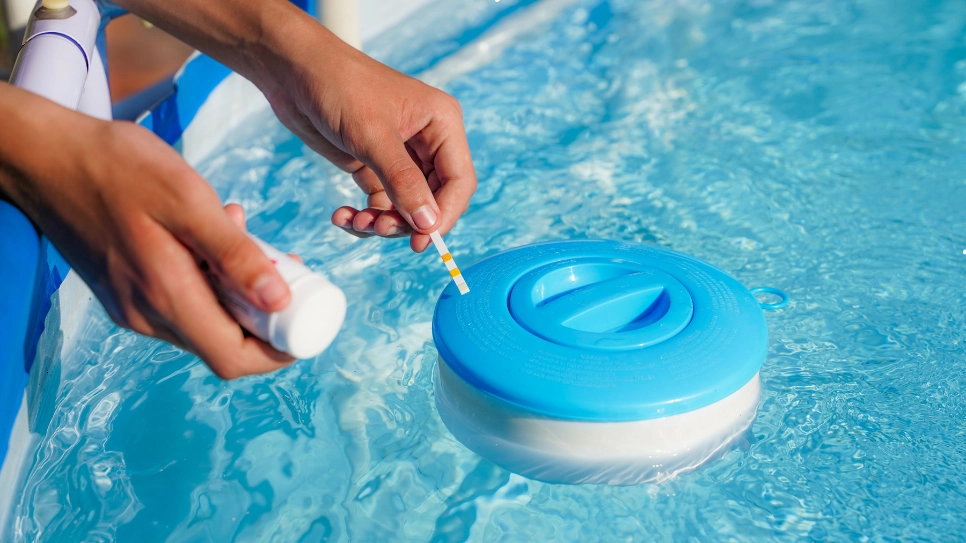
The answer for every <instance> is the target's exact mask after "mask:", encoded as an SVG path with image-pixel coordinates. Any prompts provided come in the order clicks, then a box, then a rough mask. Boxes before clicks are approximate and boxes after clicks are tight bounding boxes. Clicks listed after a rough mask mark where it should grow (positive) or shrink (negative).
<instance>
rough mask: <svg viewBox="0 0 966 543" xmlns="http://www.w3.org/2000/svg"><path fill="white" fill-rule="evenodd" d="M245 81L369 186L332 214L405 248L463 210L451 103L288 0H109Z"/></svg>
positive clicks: (467, 183)
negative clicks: (358, 201)
mask: <svg viewBox="0 0 966 543" xmlns="http://www.w3.org/2000/svg"><path fill="white" fill-rule="evenodd" d="M116 3H117V4H118V5H120V6H121V7H124V8H126V9H129V10H130V11H131V12H133V13H135V14H137V15H138V16H140V17H142V18H143V19H145V20H147V21H151V22H152V23H154V24H155V25H157V26H158V27H160V28H162V29H164V30H165V31H167V32H169V33H171V34H173V35H175V36H177V37H178V38H181V39H182V40H184V41H185V42H186V43H189V44H191V45H193V46H195V47H197V48H198V49H200V50H202V51H204V52H205V53H207V54H209V55H211V56H212V57H214V58H216V59H218V60H219V61H221V62H224V63H225V64H227V65H228V66H230V67H231V68H233V69H234V70H236V71H237V72H239V73H240V74H242V75H243V76H245V77H247V78H248V79H250V80H251V81H253V82H254V83H255V84H256V85H257V86H258V88H259V89H261V91H262V92H263V93H265V96H266V97H267V98H268V101H269V102H270V103H271V104H272V107H273V108H274V110H275V113H276V114H277V115H278V118H279V119H280V120H281V121H282V123H284V124H285V126H287V127H288V128H289V129H290V130H291V131H292V132H294V133H295V134H296V135H297V136H298V137H299V138H301V139H302V141H304V142H305V143H306V144H307V145H309V146H310V147H311V148H312V149H314V150H315V151H316V152H318V153H319V154H321V155H322V156H324V157H326V158H327V159H329V160H330V161H332V162H333V163H334V164H335V165H336V166H338V167H340V168H342V169H343V170H345V171H347V172H349V173H351V174H352V177H353V178H354V179H355V181H356V183H357V184H358V185H359V187H361V188H362V190H363V192H365V193H366V194H367V195H368V197H369V201H368V204H367V205H368V207H367V208H366V209H363V210H362V211H358V210H356V209H354V208H351V207H343V208H340V209H338V210H337V211H336V212H335V213H334V214H333V215H332V222H333V223H334V224H335V225H336V226H339V227H341V228H343V229H345V230H346V231H347V232H349V233H352V234H354V235H357V236H362V237H365V236H370V235H373V234H376V235H380V236H403V235H406V234H408V233H409V232H411V231H413V230H415V233H413V235H412V238H411V240H410V245H411V246H412V248H413V249H414V250H415V251H423V250H425V249H426V247H427V246H429V243H430V238H429V234H430V233H431V232H433V231H434V230H439V231H440V232H441V233H443V234H445V233H446V232H448V231H449V230H450V228H452V227H453V225H454V224H455V223H456V220H457V219H458V218H459V216H460V215H462V214H463V212H464V211H466V208H467V206H468V205H469V200H470V196H472V195H473V192H474V191H475V190H476V173H475V172H474V171H473V162H472V160H471V159H470V151H469V146H468V145H467V142H466V134H465V132H464V129H463V119H462V112H461V111H460V106H459V104H458V103H457V101H456V100H455V99H453V98H452V97H451V96H449V95H447V94H446V93H444V92H442V91H439V90H437V89H434V88H432V87H430V86H428V85H425V84H423V83H421V82H419V81H417V80H415V79H413V78H411V77H407V76H405V75H403V74H401V73H399V72H397V71H395V70H393V69H391V68H389V67H387V66H385V65H383V64H380V63H379V62H376V61H375V60H373V59H371V58H369V57H368V56H366V55H364V54H363V53H361V52H359V51H356V50H355V49H354V48H352V47H350V46H349V45H347V44H346V43H344V42H343V41H342V40H340V39H338V38H337V37H335V36H334V35H333V34H332V33H331V32H329V31H328V30H326V29H325V28H324V27H323V26H322V25H321V24H319V22H318V21H316V20H314V19H313V18H312V17H310V16H309V15H308V14H306V13H305V12H303V11H301V10H300V9H299V8H298V7H296V6H295V5H294V4H293V3H291V2H289V1H287V0H237V1H235V2H231V3H230V4H226V3H218V2H214V3H212V2H210V1H208V0H179V1H178V2H170V1H168V0H116Z"/></svg>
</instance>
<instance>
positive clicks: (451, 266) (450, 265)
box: [429, 230, 470, 294]
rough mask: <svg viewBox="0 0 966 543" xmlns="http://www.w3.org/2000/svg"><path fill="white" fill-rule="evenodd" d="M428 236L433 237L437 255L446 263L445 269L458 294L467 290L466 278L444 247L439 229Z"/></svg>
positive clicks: (468, 289)
mask: <svg viewBox="0 0 966 543" xmlns="http://www.w3.org/2000/svg"><path fill="white" fill-rule="evenodd" d="M429 237H430V238H432V239H433V245H435V246H436V250H437V251H439V256H440V257H441V258H442V259H443V264H446V269H447V270H449V274H450V275H451V276H452V277H453V281H456V288H458V289H460V294H466V293H467V292H469V291H470V287H469V285H467V284H466V279H463V274H462V273H460V269H459V268H457V267H456V262H454V261H453V255H451V254H449V249H447V248H446V242H444V241H443V238H442V236H440V235H439V231H438V230H437V231H435V232H433V233H432V234H430V235H429Z"/></svg>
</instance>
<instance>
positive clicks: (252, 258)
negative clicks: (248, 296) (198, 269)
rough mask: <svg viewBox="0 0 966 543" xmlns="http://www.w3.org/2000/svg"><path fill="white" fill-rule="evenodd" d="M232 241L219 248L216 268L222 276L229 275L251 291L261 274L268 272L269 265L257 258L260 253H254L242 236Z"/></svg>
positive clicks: (262, 259) (216, 256)
mask: <svg viewBox="0 0 966 543" xmlns="http://www.w3.org/2000/svg"><path fill="white" fill-rule="evenodd" d="M232 238H233V239H231V240H229V241H226V242H225V243H223V244H222V245H221V247H220V250H219V251H218V253H217V254H216V255H214V256H215V258H216V259H217V263H216V265H217V267H218V268H219V270H220V271H221V272H222V274H224V275H230V276H231V277H233V278H234V279H235V281H236V282H237V283H238V284H239V285H240V286H241V287H243V288H245V289H253V288H254V287H255V281H257V280H258V278H259V277H261V275H262V274H263V273H266V272H268V271H270V270H269V269H268V268H269V266H270V264H269V263H268V262H267V261H266V260H265V259H264V258H259V256H261V253H260V252H258V253H256V252H254V247H250V246H249V244H250V243H251V242H250V241H248V239H247V238H245V237H244V236H241V235H239V236H232Z"/></svg>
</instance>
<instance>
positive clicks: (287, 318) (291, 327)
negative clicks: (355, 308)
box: [212, 234, 346, 358]
mask: <svg viewBox="0 0 966 543" xmlns="http://www.w3.org/2000/svg"><path fill="white" fill-rule="evenodd" d="M249 237H250V238H251V239H252V241H254V242H255V243H256V244H257V245H258V247H259V248H260V249H261V250H262V252H264V253H265V256H267V257H268V258H269V259H271V261H272V263H273V264H275V269H277V270H278V272H279V274H281V276H282V279H284V280H285V282H286V283H288V287H289V289H290V290H291V291H292V301H291V302H289V304H288V306H286V307H285V309H283V310H281V311H278V312H275V313H266V312H264V311H261V310H260V309H256V308H255V307H253V306H252V305H251V304H250V303H249V302H248V300H245V299H244V298H242V297H241V296H239V295H238V294H236V293H234V292H231V291H229V290H228V289H226V288H222V287H221V285H220V284H219V283H218V282H217V281H212V283H213V284H214V287H215V290H216V291H217V292H218V295H219V296H218V297H219V299H220V300H221V302H222V304H223V305H224V306H225V308H227V309H228V311H229V312H230V313H231V314H232V316H234V317H235V319H236V320H237V321H238V323H239V324H241V325H242V327H244V328H245V329H246V330H248V331H249V332H251V333H252V334H253V335H255V336H256V337H258V338H259V339H261V340H262V341H264V342H266V343H268V344H269V345H271V346H272V347H275V348H276V349H278V350H279V351H282V352H285V353H288V354H290V355H292V356H294V357H296V358H313V357H315V356H318V354H319V353H321V352H322V351H324V350H325V348H326V347H328V346H329V344H330V343H332V340H333V339H335V336H336V334H338V333H339V329H340V328H341V327H342V321H343V320H344V319H345V310H346V299H345V294H343V293H342V290H341V289H339V287H337V286H335V285H333V284H332V283H330V282H329V281H328V280H327V279H326V278H325V277H322V276H321V275H319V274H317V273H315V272H313V271H312V270H311V269H309V268H308V267H307V266H305V265H304V264H301V263H299V262H298V261H296V260H294V259H293V258H291V257H289V256H288V255H286V254H285V253H283V252H281V251H279V250H278V249H276V248H274V247H272V246H271V245H269V244H267V243H265V242H264V241H262V240H260V239H258V238H256V237H255V236H252V235H251V234H249Z"/></svg>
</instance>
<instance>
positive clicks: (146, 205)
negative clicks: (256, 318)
mask: <svg viewBox="0 0 966 543" xmlns="http://www.w3.org/2000/svg"><path fill="white" fill-rule="evenodd" d="M10 102H14V106H15V108H16V110H17V111H24V112H29V115H27V114H23V115H20V114H18V113H16V112H15V111H14V110H13V109H7V110H5V109H4V105H9V104H10ZM4 113H6V114H7V115H8V116H4V117H3V118H4V122H3V123H2V126H0V189H2V192H5V193H6V194H7V197H8V198H10V199H11V200H13V202H14V203H15V204H17V205H18V206H19V207H20V208H21V209H23V210H24V211H25V213H27V215H28V216H29V217H30V218H31V219H33V220H34V221H35V223H36V224H38V225H39V226H40V228H41V230H42V231H43V232H44V233H45V234H46V235H47V236H48V237H49V238H50V239H51V241H52V242H53V244H54V246H55V247H57V249H58V250H59V251H60V252H61V253H62V254H63V255H64V257H65V258H66V259H67V261H68V262H69V263H70V264H71V266H72V267H73V268H74V269H75V270H76V271H77V272H78V273H79V274H80V276H81V277H82V278H83V279H84V281H85V282H86V283H87V284H88V285H89V286H90V287H91V289H92V290H93V291H94V294H96V295H97V297H98V299H99V300H100V301H101V303H102V304H103V305H104V307H105V309H106V310H107V312H108V313H109V314H110V316H111V318H112V319H113V320H114V321H115V322H116V323H117V324H119V325H120V326H123V327H125V328H130V329H132V330H134V331H136V332H139V333H141V334H144V335H148V336H153V337H156V338H160V339H163V340H165V341H167V342H170V343H173V344H175V345H178V346H180V347H182V348H184V349H186V350H189V351H191V352H193V353H195V354H197V355H199V356H200V357H201V358H202V359H203V360H204V361H205V363H207V364H208V366H209V367H210V368H211V370H212V371H213V372H214V373H215V374H216V375H218V376H219V377H222V378H226V379H231V378H235V377H240V376H244V375H250V374H256V373H265V372H269V371H273V370H276V369H278V368H281V367H283V366H285V365H286V364H288V363H290V362H292V360H293V359H292V358H291V357H290V356H288V355H286V354H283V353H280V352H278V351H276V350H275V349H272V348H271V347H270V346H268V345H266V344H265V343H263V342H261V341H259V340H258V339H256V338H253V337H248V336H247V334H245V333H243V331H242V329H241V327H240V326H239V325H238V323H237V322H236V321H235V320H234V319H233V318H232V317H231V316H230V315H229V314H228V313H227V312H226V311H225V310H224V309H223V308H222V307H221V305H219V303H218V300H217V299H216V296H215V294H214V292H213V291H212V289H211V287H210V285H209V283H208V281H207V280H206V278H205V276H204V274H203V273H202V271H201V270H200V269H199V262H200V261H204V262H206V263H207V265H208V267H210V269H211V271H213V272H214V273H217V274H218V275H219V279H220V280H221V281H222V282H223V284H225V285H227V286H228V287H229V288H231V289H233V290H234V291H236V292H237V293H240V294H242V295H243V296H244V297H245V298H246V299H248V300H249V301H250V302H251V303H252V304H253V305H254V306H256V307H258V308H259V309H261V310H264V311H278V310H281V309H283V308H284V307H285V306H286V305H287V304H288V303H289V300H290V298H291V294H290V292H289V289H288V286H287V285H286V283H285V282H284V280H283V279H282V278H281V277H280V276H279V274H278V272H277V271H276V270H275V267H274V266H273V265H272V263H271V261H270V260H269V259H268V258H267V257H266V256H265V255H264V253H262V252H261V250H260V249H259V248H258V247H257V246H256V245H255V244H254V243H253V242H252V241H251V240H250V239H249V238H248V237H247V236H246V235H245V234H244V233H243V231H242V229H241V228H239V226H243V224H244V215H243V214H240V208H236V206H232V207H230V208H229V209H228V211H227V212H226V211H225V210H223V209H222V207H221V203H220V201H219V199H218V195H217V194H215V192H214V191H213V190H212V189H211V187H210V186H209V185H208V183H207V182H206V181H205V180H204V179H202V178H201V177H200V176H199V175H198V174H197V173H196V172H195V171H194V170H192V169H191V167H190V166H188V164H187V163H185V162H184V160H182V158H181V157H180V156H179V155H178V154H177V153H176V152H175V151H174V150H173V149H172V148H171V147H169V146H168V145H167V144H165V143H164V142H162V141H161V140H160V139H158V138H157V137H155V136H154V135H153V134H151V133H150V132H148V131H147V130H145V129H143V128H141V127H139V126H136V125H133V124H130V123H107V122H103V121H98V120H95V119H92V118H90V117H86V116H84V115H81V114H78V113H75V112H72V111H69V110H67V109H64V108H61V107H60V106H57V105H55V104H53V103H52V102H48V101H47V100H44V99H42V98H39V97H37V96H35V95H32V94H29V93H27V92H23V91H20V90H18V89H15V88H13V87H11V86H9V85H3V84H0V115H3V114H4ZM53 127H56V132H55V131H54V129H53ZM8 172H16V175H8Z"/></svg>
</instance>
